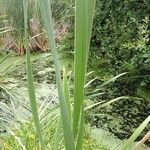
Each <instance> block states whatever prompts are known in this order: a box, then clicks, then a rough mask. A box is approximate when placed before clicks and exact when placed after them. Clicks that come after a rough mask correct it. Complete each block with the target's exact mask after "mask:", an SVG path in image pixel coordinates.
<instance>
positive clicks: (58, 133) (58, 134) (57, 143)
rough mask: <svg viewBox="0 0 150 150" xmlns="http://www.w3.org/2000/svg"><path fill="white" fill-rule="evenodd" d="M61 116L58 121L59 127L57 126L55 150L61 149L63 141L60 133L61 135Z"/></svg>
mask: <svg viewBox="0 0 150 150" xmlns="http://www.w3.org/2000/svg"><path fill="white" fill-rule="evenodd" d="M61 127H62V125H61V116H58V119H57V126H56V131H55V141H54V150H58V149H59V143H60V141H61V137H60V133H61Z"/></svg>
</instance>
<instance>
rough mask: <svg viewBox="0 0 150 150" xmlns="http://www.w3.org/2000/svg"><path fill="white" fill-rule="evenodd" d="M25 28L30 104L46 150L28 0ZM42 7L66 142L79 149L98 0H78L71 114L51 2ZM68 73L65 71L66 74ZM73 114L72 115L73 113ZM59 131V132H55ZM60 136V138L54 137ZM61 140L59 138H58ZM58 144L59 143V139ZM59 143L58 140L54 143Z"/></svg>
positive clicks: (43, 1) (71, 148) (70, 148)
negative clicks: (35, 82) (30, 30)
mask: <svg viewBox="0 0 150 150" xmlns="http://www.w3.org/2000/svg"><path fill="white" fill-rule="evenodd" d="M23 2H24V29H25V30H24V32H25V43H26V44H25V45H26V53H27V54H26V55H27V76H28V89H29V98H30V105H31V110H32V115H33V120H34V124H35V128H36V131H37V135H38V138H39V141H40V143H41V149H42V150H44V149H45V146H44V142H43V138H42V134H41V127H40V122H39V116H38V112H37V106H36V98H35V90H34V85H33V73H32V66H31V61H30V50H29V46H28V33H27V29H28V27H27V20H28V19H27V12H28V11H27V8H28V7H27V6H28V0H24V1H23ZM38 4H39V7H40V10H41V14H42V18H43V23H44V26H45V29H46V31H47V35H48V42H49V48H50V50H51V53H52V56H53V61H54V64H55V72H56V82H57V89H58V95H59V104H60V112H61V120H62V125H63V133H64V142H65V148H66V150H74V149H77V150H80V149H82V144H83V100H84V84H85V74H86V66H87V59H88V49H89V43H90V36H91V30H92V22H93V14H94V7H95V0H94V1H91V0H76V1H75V63H74V64H75V73H74V78H75V79H74V80H75V85H74V110H73V115H71V112H70V111H71V110H72V108H71V105H70V104H69V103H70V102H69V99H70V98H69V94H68V87H67V86H68V85H67V81H66V78H65V79H64V88H63V85H62V81H61V74H60V69H61V68H60V64H59V61H58V55H57V47H56V42H55V37H54V29H53V19H52V11H51V7H50V3H49V1H48V0H38ZM64 76H65V75H64ZM72 116H73V117H72ZM56 135H57V134H56ZM55 139H58V138H55ZM58 142H59V140H58ZM58 144H59V143H58ZM55 145H57V144H55Z"/></svg>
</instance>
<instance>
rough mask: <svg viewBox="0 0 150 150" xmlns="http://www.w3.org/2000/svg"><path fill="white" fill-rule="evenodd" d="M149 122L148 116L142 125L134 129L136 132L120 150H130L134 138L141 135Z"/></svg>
mask: <svg viewBox="0 0 150 150" xmlns="http://www.w3.org/2000/svg"><path fill="white" fill-rule="evenodd" d="M149 122H150V116H148V117H147V118H146V119H145V120H144V121H143V123H142V124H141V125H140V126H139V127H138V128H137V129H136V131H135V132H134V133H133V134H132V135H131V137H130V138H129V139H128V140H127V141H126V142H125V143H124V144H123V146H122V150H130V149H131V147H132V145H133V143H134V141H135V140H136V138H137V137H138V136H139V135H140V134H141V132H142V131H143V130H144V128H145V127H146V126H147V125H148V123H149Z"/></svg>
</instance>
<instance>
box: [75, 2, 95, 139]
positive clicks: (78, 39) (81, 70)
mask: <svg viewBox="0 0 150 150" xmlns="http://www.w3.org/2000/svg"><path fill="white" fill-rule="evenodd" d="M94 8H95V0H93V1H90V0H76V1H75V64H74V66H75V83H74V114H73V115H74V116H73V132H74V137H76V136H77V133H78V125H79V122H80V119H81V109H82V106H83V100H84V84H85V76H86V66H87V59H88V50H89V44H90V36H91V29H92V22H93V14H94ZM80 125H82V124H80Z"/></svg>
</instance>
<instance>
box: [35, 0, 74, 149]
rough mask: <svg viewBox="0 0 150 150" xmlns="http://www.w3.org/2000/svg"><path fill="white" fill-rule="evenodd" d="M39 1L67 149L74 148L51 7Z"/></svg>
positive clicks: (47, 3)
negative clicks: (54, 76) (52, 62)
mask: <svg viewBox="0 0 150 150" xmlns="http://www.w3.org/2000/svg"><path fill="white" fill-rule="evenodd" d="M38 2H39V7H40V9H41V14H42V17H43V21H44V26H45V28H46V31H47V34H48V42H49V46H50V49H51V53H52V56H53V61H54V64H55V72H56V82H57V89H58V95H59V103H60V110H61V117H62V123H63V132H64V139H65V147H66V150H74V138H73V134H72V130H71V122H70V119H69V113H68V111H67V104H66V100H65V96H64V93H63V87H62V82H61V75H60V65H59V62H58V56H57V48H56V43H55V37H54V31H53V21H52V12H51V7H50V3H49V2H48V0H38Z"/></svg>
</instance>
